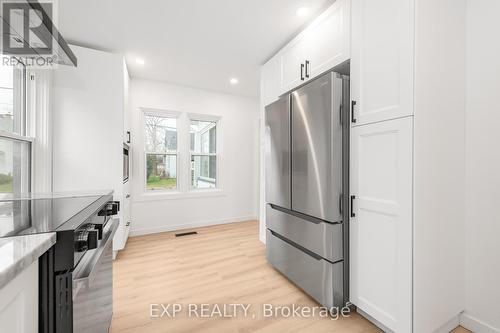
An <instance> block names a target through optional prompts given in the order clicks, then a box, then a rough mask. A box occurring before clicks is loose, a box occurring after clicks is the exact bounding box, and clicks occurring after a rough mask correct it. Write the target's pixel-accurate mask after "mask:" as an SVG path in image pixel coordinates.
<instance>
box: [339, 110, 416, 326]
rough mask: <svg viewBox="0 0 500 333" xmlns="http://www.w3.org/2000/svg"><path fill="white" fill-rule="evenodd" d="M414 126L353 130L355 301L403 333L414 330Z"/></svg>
mask: <svg viewBox="0 0 500 333" xmlns="http://www.w3.org/2000/svg"><path fill="white" fill-rule="evenodd" d="M412 122H413V117H405V118H402V119H395V120H390V121H384V122H379V123H374V124H368V125H364V126H356V127H353V128H352V130H351V174H350V177H351V181H350V183H351V184H350V187H351V189H350V190H351V220H350V231H349V232H350V260H351V262H350V268H351V272H350V273H351V279H350V298H351V302H352V303H354V304H355V305H356V306H357V307H358V308H359V309H361V310H363V311H364V312H365V313H367V314H369V315H370V316H371V317H373V318H375V319H377V320H378V321H379V322H380V323H382V324H383V325H384V326H386V327H387V328H389V329H390V330H392V331H395V332H401V333H403V332H411V328H412V321H411V318H412V262H413V259H412V166H413V154H412V147H413V124H412ZM353 196H354V197H353Z"/></svg>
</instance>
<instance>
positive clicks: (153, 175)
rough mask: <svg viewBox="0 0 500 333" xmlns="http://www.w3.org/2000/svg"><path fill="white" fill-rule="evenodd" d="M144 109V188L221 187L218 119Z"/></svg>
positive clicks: (197, 189) (187, 189)
mask: <svg viewBox="0 0 500 333" xmlns="http://www.w3.org/2000/svg"><path fill="white" fill-rule="evenodd" d="M143 112H144V113H143V115H144V147H145V164H144V169H145V170H144V174H145V179H144V184H145V187H144V188H145V191H146V192H149V193H153V192H156V193H161V192H168V191H170V192H173V193H177V194H182V193H188V192H190V191H192V192H200V191H205V192H206V191H207V190H215V189H220V186H219V179H218V178H219V177H218V175H219V170H218V169H219V165H218V160H219V154H220V151H219V147H218V138H219V133H218V132H219V129H220V121H219V118H218V117H214V116H206V115H195V114H189V113H182V112H173V111H161V110H152V109H143ZM179 170H180V172H179Z"/></svg>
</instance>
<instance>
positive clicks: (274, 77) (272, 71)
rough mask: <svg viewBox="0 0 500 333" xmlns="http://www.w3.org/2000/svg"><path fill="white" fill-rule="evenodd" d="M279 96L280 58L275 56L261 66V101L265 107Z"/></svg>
mask: <svg viewBox="0 0 500 333" xmlns="http://www.w3.org/2000/svg"><path fill="white" fill-rule="evenodd" d="M280 94H281V57H280V56H275V57H273V58H272V59H271V60H269V61H268V62H267V63H265V64H264V66H262V70H261V100H262V105H264V106H266V105H269V104H271V103H272V102H275V101H276V100H278V97H279V95H280Z"/></svg>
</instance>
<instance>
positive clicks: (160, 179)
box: [146, 154, 177, 190]
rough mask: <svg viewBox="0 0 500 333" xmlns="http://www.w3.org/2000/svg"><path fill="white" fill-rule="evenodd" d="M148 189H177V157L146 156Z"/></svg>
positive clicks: (163, 155) (162, 155)
mask: <svg viewBox="0 0 500 333" xmlns="http://www.w3.org/2000/svg"><path fill="white" fill-rule="evenodd" d="M146 167H147V170H146V189H147V190H170V189H175V188H177V155H166V154H146Z"/></svg>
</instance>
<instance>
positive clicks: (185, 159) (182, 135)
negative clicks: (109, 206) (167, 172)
mask: <svg viewBox="0 0 500 333" xmlns="http://www.w3.org/2000/svg"><path fill="white" fill-rule="evenodd" d="M139 111H140V118H141V129H140V133H141V135H142V138H141V139H142V143H141V144H142V145H143V149H142V152H141V155H142V157H141V163H140V165H139V166H140V169H142V170H141V171H140V173H141V174H142V177H140V178H141V179H140V180H138V181H140V182H141V184H142V185H141V188H142V193H141V195H140V196H138V197H136V199H135V200H136V201H138V202H141V201H142V202H145V201H156V200H169V199H186V198H200V197H217V196H225V195H226V193H225V192H224V191H223V186H222V184H223V182H222V177H221V175H222V172H221V170H222V167H221V160H222V125H221V123H222V121H221V117H220V116H217V115H209V114H199V113H190V112H181V111H173V110H167V109H156V108H149V107H139ZM146 115H155V116H159V117H170V118H176V119H177V164H176V165H177V187H176V188H175V189H163V190H162V189H160V190H148V189H147V184H146V181H147V179H146V176H147V164H146V127H145V117H146ZM191 120H198V121H209V122H214V123H215V126H216V127H217V130H216V138H215V140H216V153H215V154H214V155H216V165H217V166H216V169H217V170H216V187H215V188H202V189H197V188H193V187H192V184H191V147H190V143H191V138H190V123H191ZM151 153H154V152H151ZM195 155H198V154H195Z"/></svg>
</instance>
